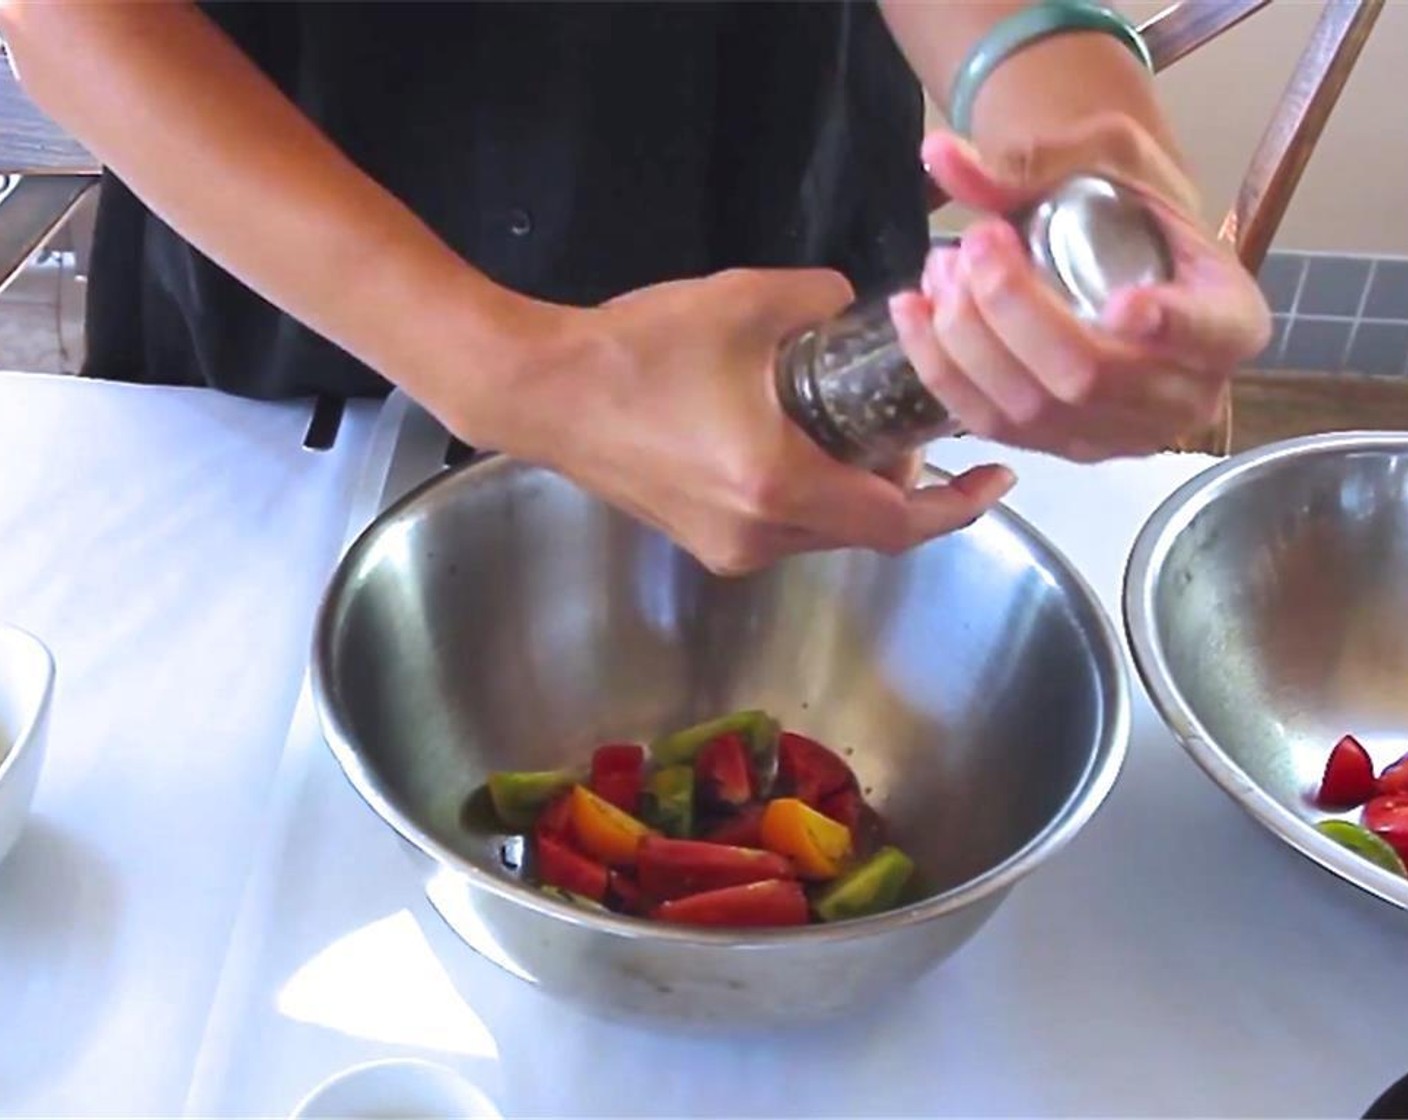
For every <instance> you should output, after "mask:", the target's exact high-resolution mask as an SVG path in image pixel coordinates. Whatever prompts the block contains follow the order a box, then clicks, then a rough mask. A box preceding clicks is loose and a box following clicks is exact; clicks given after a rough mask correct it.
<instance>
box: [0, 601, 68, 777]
mask: <svg viewBox="0 0 1408 1120" xmlns="http://www.w3.org/2000/svg"><path fill="white" fill-rule="evenodd" d="M0 634H13V635H15V636H17V637H18V638H19V639H20V640H21V641H23V642H27V643H28V644H29V645H30V646H31V648H33V649H34V651H35V652H36V653H38V654H39V655H40V658H41V659H42V660H43V663H44V685H43V687H42V688H41V689H40V690H39V701H38V703H36V704H35V705H34V710H33V712H32V713H31V714H30V716H29V719H27V720H26V721H25V723H24V726H22V727H21V728H20V731H19V735H18V736H16V738H15V741H14V742H13V743H11V744H10V749H9V750H8V751H6V752H5V755H4V757H3V758H0V785H3V784H4V783H5V779H6V777H8V776H9V773H10V771H11V770H13V769H15V768H16V767H17V766H18V765H19V757H20V755H22V754H25V753H27V752H28V751H29V750H31V749H33V748H32V747H31V744H32V743H33V742H35V737H34V729H35V727H36V726H38V724H39V721H40V719H41V718H43V715H44V712H45V711H46V709H47V708H48V707H49V703H50V700H51V698H52V696H53V693H54V678H55V676H56V673H55V669H54V654H53V651H52V650H50V649H49V647H48V646H47V645H45V644H44V642H43V641H41V640H40V638H39V637H38V636H37V635H36V634H34V633H33V632H32V631H29V630H26V629H25V628H24V627H22V626H16V625H14V624H13V623H9V622H0Z"/></svg>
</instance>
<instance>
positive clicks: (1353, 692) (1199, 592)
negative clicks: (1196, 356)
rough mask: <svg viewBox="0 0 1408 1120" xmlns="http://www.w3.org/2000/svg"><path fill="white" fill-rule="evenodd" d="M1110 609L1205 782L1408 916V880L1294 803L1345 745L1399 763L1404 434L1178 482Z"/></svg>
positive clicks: (1294, 453)
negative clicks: (1322, 828) (1354, 742)
mask: <svg viewBox="0 0 1408 1120" xmlns="http://www.w3.org/2000/svg"><path fill="white" fill-rule="evenodd" d="M1124 611H1125V623H1126V627H1127V630H1128V634H1129V639H1130V645H1131V648H1132V651H1133V654H1134V660H1135V664H1136V666H1137V668H1138V672H1139V674H1140V676H1141V677H1142V678H1143V681H1144V684H1145V686H1146V687H1147V689H1148V691H1149V694H1150V696H1151V697H1152V699H1153V702H1154V705H1155V707H1156V708H1157V709H1158V711H1159V712H1160V714H1161V715H1162V716H1163V718H1164V720H1165V721H1166V722H1167V724H1168V726H1169V727H1170V728H1171V729H1172V730H1173V732H1174V734H1175V735H1176V736H1177V737H1178V739H1179V741H1180V742H1181V743H1182V744H1183V746H1184V747H1185V748H1186V749H1187V750H1188V752H1189V753H1190V754H1191V755H1192V757H1193V758H1194V759H1195V760H1196V761H1197V763H1198V764H1199V765H1200V766H1201V767H1202V768H1203V770H1205V771H1206V772H1207V773H1208V775H1210V776H1211V778H1212V779H1213V781H1215V782H1216V783H1217V784H1218V785H1219V786H1221V787H1222V788H1223V789H1224V790H1225V791H1227V793H1228V794H1230V795H1231V796H1232V797H1233V798H1234V799H1235V800H1236V801H1237V802H1238V804H1240V805H1241V806H1242V807H1243V808H1244V809H1246V810H1247V812H1249V813H1250V814H1251V815H1252V816H1253V817H1254V818H1255V819H1256V820H1258V821H1260V822H1261V823H1262V824H1263V825H1265V826H1266V827H1267V828H1268V829H1270V830H1271V831H1272V832H1273V833H1274V834H1275V835H1277V836H1279V837H1280V838H1281V839H1282V840H1284V841H1285V842H1286V843H1287V844H1289V845H1290V846H1291V847H1292V848H1293V849H1295V850H1296V851H1299V852H1301V853H1303V854H1304V855H1306V856H1308V857H1309V858H1310V859H1311V860H1314V861H1315V862H1317V863H1319V864H1320V865H1322V866H1323V867H1325V868H1328V869H1329V870H1330V871H1332V872H1334V873H1335V874H1336V875H1339V876H1340V877H1341V878H1343V879H1345V880H1347V881H1349V882H1350V883H1354V884H1356V885H1357V886H1359V887H1362V888H1363V889H1364V890H1366V891H1368V892H1370V893H1371V894H1373V895H1376V896H1378V897H1379V898H1381V899H1384V900H1386V901H1388V902H1392V903H1395V904H1397V905H1398V906H1403V907H1408V880H1405V879H1402V878H1400V877H1398V876H1396V875H1394V874H1392V873H1391V872H1388V871H1384V870H1382V869H1380V868H1378V867H1375V866H1373V865H1372V864H1370V863H1368V862H1367V861H1366V860H1364V859H1362V858H1360V857H1358V856H1356V855H1354V854H1352V853H1350V852H1348V851H1346V850H1345V849H1343V848H1341V847H1340V846H1339V845H1337V844H1335V843H1334V842H1333V841H1331V840H1329V839H1328V838H1326V837H1325V836H1322V835H1321V834H1320V833H1319V832H1317V831H1316V830H1315V828H1314V827H1313V822H1314V821H1315V820H1317V819H1319V818H1321V817H1323V816H1326V815H1327V814H1324V813H1322V812H1320V811H1319V810H1317V809H1315V808H1314V807H1313V806H1312V805H1311V804H1310V802H1309V800H1308V795H1309V794H1311V793H1313V792H1314V790H1315V789H1316V788H1317V785H1318V783H1319V780H1320V777H1321V775H1322V774H1323V772H1324V768H1325V761H1326V758H1327V757H1328V755H1329V752H1330V749H1331V748H1332V747H1333V746H1334V744H1335V742H1336V741H1337V740H1338V739H1339V737H1340V736H1341V735H1343V734H1345V733H1346V732H1352V733H1353V734H1355V735H1356V736H1358V737H1359V739H1360V740H1361V742H1363V743H1364V745H1365V746H1366V747H1367V748H1368V749H1369V751H1370V753H1371V754H1372V755H1373V757H1374V760H1375V762H1376V764H1378V765H1380V766H1382V765H1383V764H1385V763H1387V762H1390V761H1392V760H1393V759H1395V758H1397V757H1399V756H1400V755H1402V754H1403V753H1404V752H1405V751H1408V433H1401V432H1399V433H1383V434H1381V433H1347V434H1334V435H1324V436H1312V437H1309V438H1305V439H1296V440H1290V441H1287V442H1283V443H1278V444H1273V445H1271V446H1267V447H1263V448H1259V449H1257V450H1254V451H1251V452H1248V453H1246V454H1243V455H1240V456H1237V457H1235V458H1232V459H1229V460H1226V461H1225V462H1223V463H1220V464H1218V465H1217V466H1215V467H1213V468H1211V469H1210V470H1208V471H1206V472H1204V473H1202V474H1200V475H1198V476H1197V477H1195V478H1193V479H1192V480H1191V481H1189V482H1188V483H1187V484H1185V485H1184V486H1182V487H1181V488H1180V489H1179V490H1177V491H1175V492H1174V493H1173V494H1172V495H1171V496H1170V497H1169V498H1168V499H1167V501H1165V502H1164V503H1163V505H1162V506H1160V507H1159V509H1158V510H1157V511H1156V512H1155V513H1154V515H1153V517H1152V518H1150V520H1149V521H1148V522H1147V523H1146V524H1145V525H1144V526H1143V528H1142V530H1141V532H1140V534H1139V536H1138V538H1137V540H1136V542H1135V546H1134V549H1133V551H1132V553H1131V555H1130V560H1129V564H1128V567H1127V569H1126V577H1125V587H1124ZM1341 815H1343V816H1346V817H1347V818H1348V819H1354V818H1355V814H1353V813H1350V814H1341Z"/></svg>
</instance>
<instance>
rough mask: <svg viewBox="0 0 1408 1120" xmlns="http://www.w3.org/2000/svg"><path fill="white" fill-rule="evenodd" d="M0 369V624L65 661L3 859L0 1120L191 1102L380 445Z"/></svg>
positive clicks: (302, 414) (295, 408) (294, 423)
mask: <svg viewBox="0 0 1408 1120" xmlns="http://www.w3.org/2000/svg"><path fill="white" fill-rule="evenodd" d="M372 415H373V414H372V413H371V412H369V411H368V410H367V409H365V408H361V409H358V410H355V411H354V413H353V414H350V415H349V417H348V419H347V421H346V423H345V424H344V426H343V430H342V433H341V438H340V439H339V440H338V444H337V446H336V447H335V448H334V449H333V450H331V451H328V452H325V453H317V452H312V451H308V450H305V449H304V448H303V447H302V439H303V434H304V431H305V430H306V428H307V424H308V417H309V410H308V407H307V406H306V405H301V404H298V405H280V406H270V405H260V404H254V403H250V402H244V401H239V400H236V399H234V398H230V397H223V396H217V395H215V394H212V393H207V392H204V391H195V390H168V389H153V388H138V387H128V386H113V385H104V384H99V383H95V382H83V381H79V380H77V379H74V378H66V377H46V376H36V375H31V374H9V373H7V374H0V618H3V619H5V620H6V621H9V622H14V623H17V624H19V625H21V626H24V627H26V628H28V629H30V630H32V631H33V632H34V633H36V634H37V635H39V636H40V637H41V638H42V639H43V640H44V641H45V642H46V643H47V644H48V645H49V646H50V647H51V648H52V649H53V651H54V655H55V658H56V661H57V665H58V685H57V690H56V695H55V707H54V714H53V723H52V731H51V737H50V743H49V755H48V759H47V760H46V765H45V770H44V772H43V774H42V775H41V777H40V782H39V788H38V792H37V794H36V798H35V805H34V815H33V816H32V817H31V819H30V821H29V823H28V825H27V827H26V829H25V831H24V833H23V834H22V835H21V837H20V841H19V843H18V845H17V846H16V848H15V849H14V851H13V852H12V853H11V855H10V858H9V859H7V860H6V861H5V863H4V864H2V865H0V1113H3V1114H5V1115H17V1114H27V1115H65V1114H96V1113H106V1114H114V1115H143V1114H149V1115H158V1114H170V1113H174V1112H176V1111H177V1110H179V1108H180V1107H181V1102H182V1101H183V1099H184V1097H185V1093H186V1090H187V1085H188V1083H189V1080H190V1076H191V1070H192V1067H193V1065H194V1062H195V1058H196V1051H197V1046H198V1043H199V1041H200V1036H201V1031H202V1029H203V1025H204V1022H205V1019H206V1016H207V1014H208V1010H209V1005H210V1000H211V998H212V995H213V992H214V989H215V985H216V981H217V978H218V976H219V974H220V969H221V964H222V961H223V958H224V955H225V949H226V942H227V938H228V936H229V929H230V923H231V921H232V919H233V917H234V914H235V912H236V909H237V907H238V902H239V898H240V891H241V888H242V884H243V882H244V880H245V877H246V875H247V873H248V870H249V866H250V861H251V853H252V850H253V844H254V842H255V840H256V838H257V836H258V834H259V832H260V828H261V821H262V812H263V809H264V806H265V804H266V802H267V800H268V797H269V794H270V780H271V777H272V775H273V773H274V769H275V767H276V765H277V762H278V758H279V752H280V750H281V748H282V745H283V740H284V733H285V730H286V728H287V724H288V721H289V718H290V716H291V715H292V712H293V709H294V704H295V700H296V698H297V695H298V688H299V682H300V674H301V672H302V669H303V666H304V664H305V663H306V660H307V642H308V635H309V632H310V628H311V620H312V614H313V610H314V607H315V603H316V599H317V596H318V595H319V594H320V592H321V590H322V586H323V583H324V581H325V580H326V578H327V574H328V572H329V570H330V567H331V565H332V563H333V562H334V561H335V559H336V555H337V551H338V548H339V547H340V545H341V543H342V537H343V530H344V519H345V516H346V508H347V498H348V492H349V489H350V487H351V485H352V483H353V482H354V481H355V478H356V473H355V472H356V470H357V468H359V467H360V466H361V463H362V456H361V454H360V449H362V448H364V447H365V445H366V442H367V436H368V434H369V432H370V429H371V424H370V420H371V418H372Z"/></svg>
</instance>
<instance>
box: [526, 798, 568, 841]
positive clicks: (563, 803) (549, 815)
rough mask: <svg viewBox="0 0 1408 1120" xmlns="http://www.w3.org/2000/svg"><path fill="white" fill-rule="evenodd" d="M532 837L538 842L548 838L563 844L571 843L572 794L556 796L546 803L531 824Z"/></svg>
mask: <svg viewBox="0 0 1408 1120" xmlns="http://www.w3.org/2000/svg"><path fill="white" fill-rule="evenodd" d="M533 835H534V836H535V837H537V838H538V839H540V840H541V839H542V838H543V837H544V836H548V837H551V838H552V839H554V840H559V841H561V842H562V843H564V844H571V843H572V792H571V791H570V790H569V791H568V792H566V793H562V794H558V796H557V797H555V798H553V800H551V801H549V802H548V803H547V807H546V808H544V809H543V811H542V812H541V813H539V814H538V819H537V820H536V821H534V822H533Z"/></svg>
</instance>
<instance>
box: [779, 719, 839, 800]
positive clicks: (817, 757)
mask: <svg viewBox="0 0 1408 1120" xmlns="http://www.w3.org/2000/svg"><path fill="white" fill-rule="evenodd" d="M777 780H778V784H779V785H780V786H781V787H782V791H783V792H786V793H789V794H790V795H791V796H793V797H795V798H796V799H797V800H798V801H805V802H806V803H807V804H808V805H810V806H811V807H812V808H813V809H818V808H820V807H821V803H822V802H823V801H824V800H826V798H828V797H830V796H831V795H832V794H834V793H839V792H840V791H841V790H843V789H848V788H854V787H855V786H856V785H857V782H856V776H855V775H854V774H852V773H851V768H850V767H849V766H847V765H846V764H845V762H844V761H842V759H841V756H840V755H838V754H836V753H835V752H834V751H832V750H829V749H828V748H826V747H823V746H822V745H821V744H820V743H818V742H817V741H816V740H815V739H808V738H807V737H806V736H805V735H798V734H797V733H796V732H793V731H784V732H783V733H782V734H781V735H780V736H778V740H777Z"/></svg>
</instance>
